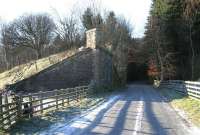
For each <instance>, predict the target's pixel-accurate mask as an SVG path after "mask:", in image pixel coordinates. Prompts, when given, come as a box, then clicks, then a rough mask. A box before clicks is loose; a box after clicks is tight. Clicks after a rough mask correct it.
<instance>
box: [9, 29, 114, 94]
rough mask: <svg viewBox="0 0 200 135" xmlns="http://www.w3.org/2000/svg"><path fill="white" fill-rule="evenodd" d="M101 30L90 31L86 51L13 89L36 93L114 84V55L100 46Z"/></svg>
mask: <svg viewBox="0 0 200 135" xmlns="http://www.w3.org/2000/svg"><path fill="white" fill-rule="evenodd" d="M100 37H101V36H100V31H97V30H96V29H92V30H90V31H88V32H87V45H86V47H87V48H85V49H83V51H80V52H78V53H77V54H75V55H74V56H72V57H70V58H67V59H65V60H63V61H62V62H60V63H58V64H55V65H53V66H51V67H49V68H47V69H45V70H43V71H41V72H40V73H38V74H36V75H33V76H32V77H30V78H28V79H25V80H23V81H20V82H18V83H16V84H14V85H11V86H10V88H11V89H13V90H15V91H16V92H20V91H23V93H32V92H38V91H47V90H48V91H49V90H54V89H64V88H69V87H75V86H80V85H88V84H90V83H92V82H93V83H94V84H95V85H96V86H97V87H101V86H102V87H103V86H110V85H112V56H111V55H110V54H109V53H108V52H106V51H105V50H103V49H101V47H100V45H101V44H100Z"/></svg>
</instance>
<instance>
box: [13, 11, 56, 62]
mask: <svg viewBox="0 0 200 135" xmlns="http://www.w3.org/2000/svg"><path fill="white" fill-rule="evenodd" d="M14 26H15V29H16V30H15V31H14V32H15V33H14V34H15V35H16V36H15V37H14V44H15V45H17V46H24V47H28V48H31V49H33V50H35V52H36V55H37V59H39V58H41V57H42V51H43V49H44V48H45V46H47V45H49V44H50V43H51V41H52V37H53V36H54V30H55V24H54V21H53V20H52V19H51V18H50V17H49V16H48V15H47V14H38V15H27V16H22V17H20V18H19V19H17V20H16V21H15V22H14Z"/></svg>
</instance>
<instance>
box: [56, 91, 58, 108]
mask: <svg viewBox="0 0 200 135" xmlns="http://www.w3.org/2000/svg"><path fill="white" fill-rule="evenodd" d="M56 109H58V91H57V90H56Z"/></svg>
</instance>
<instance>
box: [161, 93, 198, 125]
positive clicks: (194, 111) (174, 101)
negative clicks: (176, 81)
mask: <svg viewBox="0 0 200 135" xmlns="http://www.w3.org/2000/svg"><path fill="white" fill-rule="evenodd" d="M161 93H162V94H163V95H164V96H165V97H167V98H168V99H169V100H170V103H171V105H172V106H173V107H174V108H178V109H180V110H182V111H184V112H185V114H186V115H187V117H188V119H189V120H190V121H191V122H192V123H193V124H195V125H196V126H198V127H200V101H199V100H197V99H193V98H190V97H187V96H184V95H182V94H180V93H177V92H176V91H175V90H169V89H162V90H161Z"/></svg>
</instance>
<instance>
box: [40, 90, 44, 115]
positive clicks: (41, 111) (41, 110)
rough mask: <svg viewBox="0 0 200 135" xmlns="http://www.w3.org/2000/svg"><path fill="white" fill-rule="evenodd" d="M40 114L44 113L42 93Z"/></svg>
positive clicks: (41, 96)
mask: <svg viewBox="0 0 200 135" xmlns="http://www.w3.org/2000/svg"><path fill="white" fill-rule="evenodd" d="M40 113H41V114H42V113H43V94H42V91H40Z"/></svg>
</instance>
